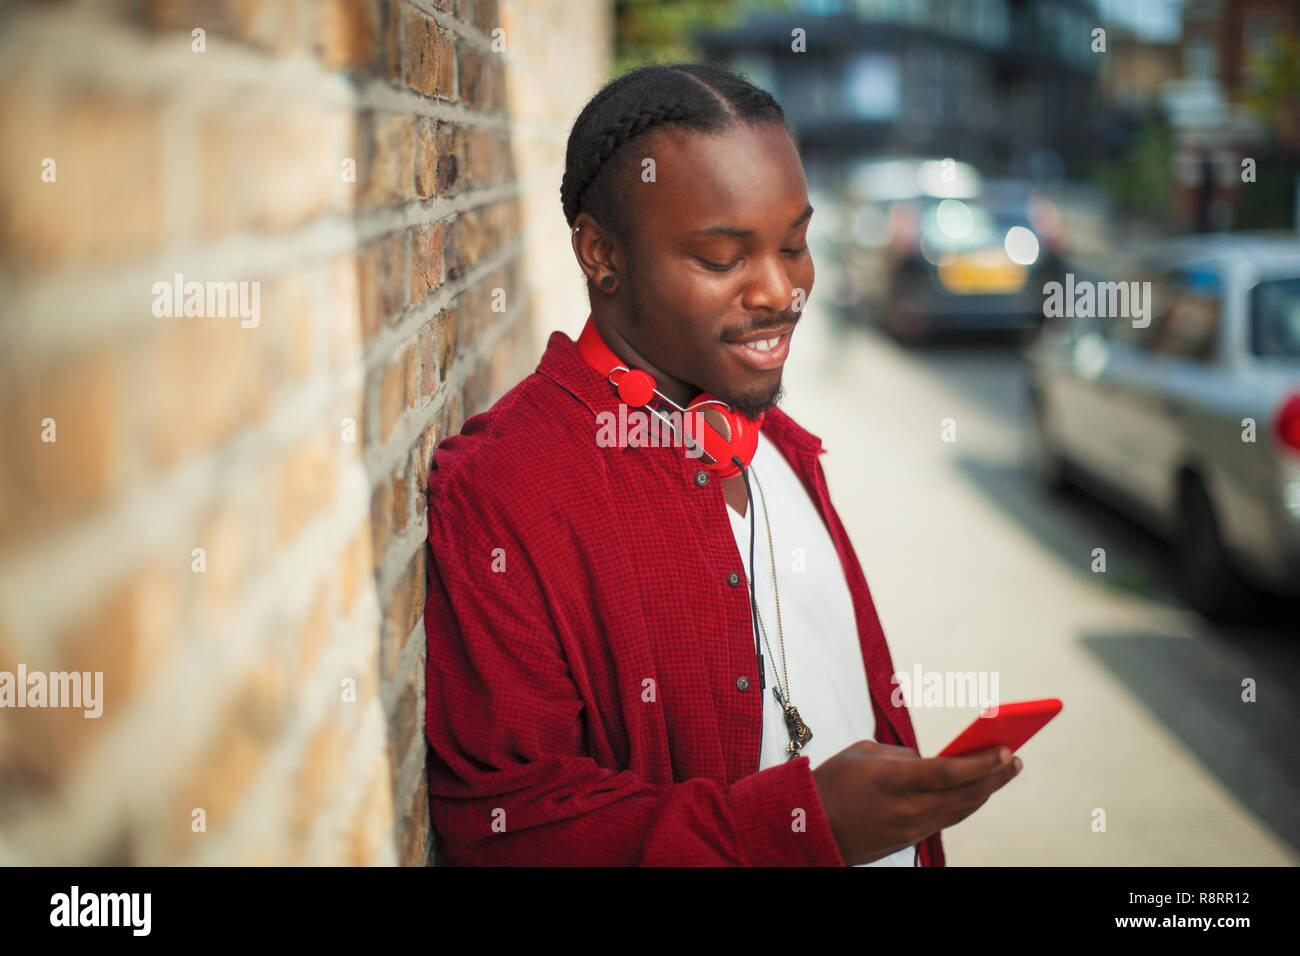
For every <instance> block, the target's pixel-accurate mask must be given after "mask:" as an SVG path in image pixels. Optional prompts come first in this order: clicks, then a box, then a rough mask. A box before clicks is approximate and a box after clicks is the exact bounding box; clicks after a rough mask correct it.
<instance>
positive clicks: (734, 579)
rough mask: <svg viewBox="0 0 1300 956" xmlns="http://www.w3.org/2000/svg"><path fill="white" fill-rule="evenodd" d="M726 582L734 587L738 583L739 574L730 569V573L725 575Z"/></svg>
mask: <svg viewBox="0 0 1300 956" xmlns="http://www.w3.org/2000/svg"><path fill="white" fill-rule="evenodd" d="M727 583H728V584H730V585H731V586H732V587H733V588H734V587H735V586H736V585H738V584H739V583H740V575H739V574H737V573H736V572H735V571H732V572H731V573H730V574H728V575H727Z"/></svg>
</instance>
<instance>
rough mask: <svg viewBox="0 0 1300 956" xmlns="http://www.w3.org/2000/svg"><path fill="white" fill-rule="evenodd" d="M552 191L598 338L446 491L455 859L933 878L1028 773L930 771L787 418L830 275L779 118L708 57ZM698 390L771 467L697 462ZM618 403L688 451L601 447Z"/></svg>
mask: <svg viewBox="0 0 1300 956" xmlns="http://www.w3.org/2000/svg"><path fill="white" fill-rule="evenodd" d="M561 199H562V204H563V207H564V212H565V216H566V219H567V220H568V222H569V224H570V226H571V227H572V228H573V248H574V253H575V255H576V257H577V259H578V263H579V265H580V266H581V268H582V270H583V272H584V273H585V274H586V276H587V279H588V291H589V296H590V299H591V315H590V317H589V320H588V327H587V329H586V330H585V331H584V335H583V337H582V338H581V339H580V340H579V341H580V343H581V344H582V348H581V349H580V348H579V345H578V344H575V342H574V341H573V340H572V339H570V338H569V337H568V336H566V335H564V334H562V333H560V332H555V333H553V334H552V335H551V337H550V340H549V343H548V345H547V349H546V352H545V353H544V355H543V356H542V359H541V362H540V364H539V365H538V367H537V370H536V371H535V372H534V373H533V374H532V375H530V376H528V377H527V378H526V379H524V380H523V381H522V382H520V383H519V384H518V385H516V386H515V387H514V388H513V389H511V390H510V391H509V392H508V393H507V394H506V395H505V396H503V397H502V398H501V399H500V400H499V401H498V402H497V403H496V404H495V405H494V406H493V407H492V408H491V409H490V410H488V411H487V412H484V413H482V414H479V415H475V416H473V417H471V418H470V419H469V420H468V421H467V422H466V423H465V426H464V428H463V429H462V432H461V434H460V435H457V436H452V437H450V438H447V439H446V440H445V441H444V442H443V443H442V444H441V446H440V447H439V448H438V450H437V452H436V453H435V456H434V461H433V463H432V467H431V472H430V479H429V547H430V561H429V582H428V601H427V605H426V608H425V625H426V629H427V633H428V671H427V677H426V692H427V718H426V732H427V736H428V740H429V744H430V746H431V748H432V749H431V752H430V754H429V794H430V811H431V815H432V820H433V825H434V830H435V833H436V834H437V836H438V839H439V852H440V856H441V859H442V861H443V862H447V863H452V864H458V863H470V864H505V865H511V864H515V865H518V864H561V865H563V864H606V865H609V864H615V865H617V864H623V865H627V864H661V865H673V864H704V865H724V864H735V865H773V864H776V865H794V864H805V865H808V864H810V865H833V866H840V865H845V864H850V865H859V864H867V863H880V864H883V865H912V864H913V863H919V864H921V865H931V866H938V865H943V862H944V859H943V848H942V844H941V841H940V837H939V831H940V830H941V829H942V828H943V827H946V826H951V825H952V824H954V823H956V822H958V821H959V820H962V819H964V818H965V817H966V816H968V815H969V814H971V813H973V812H974V811H975V810H976V809H977V808H978V807H979V806H981V805H982V804H983V802H984V801H985V800H987V799H988V797H989V795H990V794H991V793H992V792H993V791H994V790H996V789H997V788H999V787H1000V786H1002V785H1003V784H1004V783H1006V782H1007V781H1008V780H1009V779H1010V778H1011V776H1013V775H1014V774H1015V773H1016V772H1017V769H1018V766H1017V764H1013V763H1011V762H1010V755H1009V754H1006V753H999V752H998V751H985V752H982V753H980V754H977V755H971V756H966V757H958V758H930V759H921V758H919V756H918V755H917V752H916V749H915V748H916V740H915V737H914V735H913V732H912V726H911V721H910V720H909V718H908V715H907V711H906V709H905V708H896V707H893V706H892V705H891V703H890V697H891V690H892V685H891V684H890V676H891V675H892V673H893V664H892V661H891V660H890V656H889V651H888V648H887V647H886V645H885V641H884V635H883V632H882V631H881V627H880V623H879V621H878V620H877V618H876V614H875V610H874V608H873V606H872V603H871V597H870V594H869V592H868V590H867V585H866V581H865V579H864V578H863V575H862V571H861V569H860V567H859V565H858V562H857V558H856V557H855V555H854V553H853V549H852V547H851V545H850V544H849V541H848V538H847V535H846V534H845V532H844V528H843V526H842V525H841V524H840V521H839V518H838V517H837V515H836V514H835V510H834V509H833V508H832V507H831V504H830V499H829V494H828V492H827V489H826V482H825V477H824V475H823V473H822V469H821V466H820V464H819V463H818V460H817V456H818V455H819V454H820V453H821V451H822V449H821V443H820V441H819V440H818V439H817V438H816V437H814V436H813V435H811V434H809V433H808V432H807V431H805V430H803V429H802V428H801V427H799V426H798V425H797V424H795V423H794V421H793V420H791V419H790V418H789V416H787V415H785V414H784V413H782V412H781V411H780V409H778V408H776V407H775V405H776V403H777V401H778V400H779V398H780V394H781V390H782V386H781V366H782V365H783V363H784V361H785V356H786V355H787V354H788V350H789V347H790V340H791V334H792V332H793V330H794V328H795V326H796V324H797V322H798V320H799V318H800V314H801V312H802V308H803V302H804V301H805V300H806V298H807V295H808V293H809V292H810V291H811V289H812V284H813V265H812V260H811V257H810V255H809V253H808V250H807V247H806V243H805V237H806V233H807V229H808V224H809V220H810V217H811V215H812V208H811V206H810V205H809V202H808V195H807V189H806V184H805V182H804V176H803V170H802V165H801V163H800V160H799V157H798V154H797V152H796V149H795V147H794V143H793V140H792V138H791V136H790V133H789V129H788V127H787V126H786V125H785V120H784V115H783V114H782V112H781V109H780V107H779V106H778V105H777V104H776V102H775V101H774V100H773V99H772V97H771V96H770V95H769V94H767V93H765V92H763V91H762V90H759V89H757V88H755V87H753V86H752V85H751V84H749V83H748V82H747V81H745V80H744V79H743V78H741V77H738V76H736V75H734V74H731V73H729V72H726V71H724V70H721V69H717V68H714V67H709V66H703V65H692V64H676V65H657V66H652V67H645V68H642V69H640V70H635V71H632V72H631V73H628V74H625V75H624V76H622V77H620V78H619V79H617V80H615V81H613V82H611V83H610V84H608V85H607V86H606V87H605V88H604V89H602V90H601V92H600V93H598V94H597V95H596V96H595V97H593V99H592V100H591V101H590V102H589V103H588V104H587V106H586V108H585V109H584V110H583V112H582V114H581V115H580V116H579V118H578V120H577V122H576V123H575V125H574V128H573V131H572V133H571V135H570V139H569V144H568V153H567V157H566V170H565V174H564V183H563V187H562V190H561ZM625 376H626V377H628V382H629V383H631V382H633V381H637V382H639V383H640V387H639V388H629V387H628V386H626V385H623V384H619V383H622V381H623V379H624V377H625ZM647 382H648V383H650V384H649V385H646V384H645V383H647ZM616 386H617V387H616ZM651 386H652V387H651ZM634 394H635V395H636V398H635V400H633V399H632V397H631V396H633V395H634ZM701 401H703V402H706V404H705V405H701V406H698V407H695V411H700V410H703V409H704V408H706V407H709V404H708V403H712V402H717V403H721V404H714V405H712V407H713V408H714V409H719V410H721V412H725V414H726V415H729V416H731V418H730V419H729V420H730V421H731V422H732V424H734V425H735V426H737V427H738V428H740V429H741V430H742V431H743V432H744V435H746V436H748V438H749V439H751V440H752V438H753V436H754V434H755V431H754V430H753V429H752V428H751V429H748V430H745V429H746V426H745V425H744V422H742V421H740V419H738V418H736V417H735V416H743V417H744V418H745V419H746V420H747V421H749V422H754V423H757V432H756V434H757V440H758V441H757V447H756V448H755V447H750V448H748V449H747V450H746V449H744V448H741V447H740V445H742V444H743V441H741V440H740V439H739V438H737V436H736V435H733V436H731V437H732V438H737V445H736V449H737V454H736V455H735V456H734V461H733V459H732V456H731V446H729V445H727V444H726V443H725V442H724V444H723V446H721V447H723V448H724V449H726V450H724V451H723V452H722V453H720V454H716V455H715V454H714V452H716V450H717V448H718V447H719V446H718V444H717V441H718V439H717V436H716V435H715V436H713V439H712V444H711V445H709V444H708V443H704V444H706V445H708V447H709V448H710V449H712V451H710V452H708V453H705V452H704V450H703V449H702V448H701V443H702V439H701V441H695V442H692V441H691V440H690V439H691V434H690V432H689V430H688V429H687V428H685V427H684V425H685V422H686V420H687V417H686V416H682V415H678V416H677V417H676V418H675V419H674V417H673V416H674V414H675V412H676V411H680V410H681V409H685V408H688V407H692V406H691V403H692V402H701ZM629 404H635V405H637V406H638V409H639V408H641V407H644V408H647V409H650V410H651V411H652V412H653V413H655V414H656V415H661V416H663V417H664V418H665V419H667V420H669V421H674V422H675V427H676V429H677V432H675V434H677V433H681V437H682V440H681V441H680V442H676V443H673V442H667V443H660V442H653V443H647V442H644V441H632V440H630V439H629V440H628V441H626V442H622V443H618V442H615V443H613V444H612V446H611V443H610V442H609V441H608V440H602V438H604V439H607V438H608V433H609V429H608V427H607V426H608V424H609V422H610V421H611V416H615V417H617V416H619V415H620V414H621V415H622V416H623V418H624V419H625V420H628V419H629V409H628V405H629ZM620 406H622V407H620ZM638 409H633V410H638ZM721 412H720V413H721ZM840 413H841V414H847V413H851V411H850V410H842V411H841V412H840ZM703 437H707V436H703ZM746 458H748V459H749V460H745V459H746ZM742 465H743V466H745V467H744V468H743V469H742V468H741V466H742ZM733 472H734V473H733ZM750 479H753V480H752V482H751V484H752V486H753V489H754V491H755V497H754V500H753V501H752V502H751V500H750V499H749V496H748V494H747V492H746V482H747V481H750ZM778 542H779V545H778ZM765 546H766V547H765ZM751 547H753V548H754V549H755V550H754V552H753V553H754V554H755V557H754V559H753V560H752V561H749V560H747V558H748V555H749V553H750V549H751ZM794 553H801V554H803V555H804V557H805V559H806V564H807V570H806V571H799V570H791V571H787V569H790V568H791V563H792V562H791V555H792V554H794ZM760 556H761V557H760ZM751 566H757V570H756V571H755V573H754V576H753V582H752V585H753V587H752V591H751V590H750V589H749V587H748V585H750V583H751V582H750V574H749V569H750V567H751ZM760 655H761V657H760ZM760 663H761V668H762V669H761V670H760ZM864 665H865V666H864ZM814 761H815V763H816V767H815V769H814V766H813V765H814Z"/></svg>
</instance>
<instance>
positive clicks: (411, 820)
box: [397, 773, 433, 866]
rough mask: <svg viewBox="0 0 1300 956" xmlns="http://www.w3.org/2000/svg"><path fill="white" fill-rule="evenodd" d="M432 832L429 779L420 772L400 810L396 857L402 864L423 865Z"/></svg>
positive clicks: (427, 853)
mask: <svg viewBox="0 0 1300 956" xmlns="http://www.w3.org/2000/svg"><path fill="white" fill-rule="evenodd" d="M432 832H433V827H432V820H431V819H430V816H429V779H428V776H427V775H426V774H424V773H421V774H420V777H419V780H418V782H417V783H416V786H415V789H414V790H413V791H412V792H411V797H410V800H408V801H407V804H406V807H405V809H404V810H403V812H402V819H401V822H400V825H399V827H398V832H397V858H398V860H397V861H398V863H399V864H400V865H402V866H424V865H425V860H426V859H427V858H428V855H429V841H430V839H431V836H432Z"/></svg>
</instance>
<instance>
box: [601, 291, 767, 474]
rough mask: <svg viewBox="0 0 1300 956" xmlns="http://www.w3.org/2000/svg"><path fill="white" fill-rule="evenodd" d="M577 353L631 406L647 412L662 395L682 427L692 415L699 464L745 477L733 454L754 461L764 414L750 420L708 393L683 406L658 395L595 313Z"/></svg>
mask: <svg viewBox="0 0 1300 956" xmlns="http://www.w3.org/2000/svg"><path fill="white" fill-rule="evenodd" d="M578 351H579V352H581V353H582V357H583V358H584V359H586V360H587V364H588V365H590V366H591V367H592V368H594V369H595V370H596V371H597V372H600V374H602V375H604V376H605V377H606V378H607V379H609V382H610V384H611V385H613V386H614V387H615V388H616V389H617V390H618V397H619V398H620V399H622V401H623V402H624V403H626V404H627V405H630V406H631V407H633V408H642V407H644V406H647V405H649V404H650V402H651V400H652V399H653V398H654V396H656V395H658V396H659V397H660V398H661V399H663V400H664V401H665V402H667V403H668V404H669V405H672V406H673V407H674V408H676V409H677V410H678V411H680V412H682V413H683V416H682V417H683V423H685V413H687V412H693V413H694V414H695V421H694V422H693V424H694V425H695V426H696V427H694V428H689V427H688V429H687V437H688V438H693V439H694V440H695V441H696V442H698V443H699V444H700V445H702V446H703V450H702V453H701V454H700V463H701V464H702V465H703V466H704V467H705V468H707V469H708V470H709V471H715V472H717V473H718V477H719V478H731V477H732V476H734V475H738V474H740V469H739V468H737V467H736V463H735V462H733V461H732V460H731V459H732V457H733V456H736V457H739V458H740V460H741V461H742V462H743V463H744V465H745V467H746V468H748V467H749V463H750V462H751V461H753V459H754V451H755V449H757V448H758V430H759V428H760V427H761V426H762V424H763V413H762V412H760V413H759V415H758V418H757V419H753V418H748V417H747V416H745V415H742V414H741V413H740V412H737V411H734V410H733V409H732V408H731V407H730V406H728V405H727V404H725V403H724V402H721V401H719V400H718V399H716V398H714V397H713V396H712V395H710V394H708V393H707V392H705V393H703V394H700V395H698V396H696V397H695V399H694V400H692V402H691V403H690V404H689V405H688V406H686V407H685V408H682V407H681V406H679V405H677V404H676V403H675V402H674V401H673V400H672V399H670V398H669V397H668V396H666V395H664V394H663V393H662V392H660V391H659V389H658V388H657V387H656V386H655V380H654V377H653V376H652V375H650V373H648V372H646V371H643V370H642V369H639V368H634V369H629V368H628V367H627V366H626V365H624V364H623V360H622V359H620V358H619V357H618V356H617V355H615V354H614V351H613V349H611V348H610V347H609V346H608V345H606V344H605V340H604V339H602V338H601V337H600V333H599V332H598V331H597V330H596V323H595V322H593V321H592V318H591V316H590V315H589V316H587V324H586V325H584V326H583V328H582V334H581V335H579V336H578ZM700 426H704V427H700Z"/></svg>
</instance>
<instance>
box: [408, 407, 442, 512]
mask: <svg viewBox="0 0 1300 956" xmlns="http://www.w3.org/2000/svg"><path fill="white" fill-rule="evenodd" d="M441 440H442V435H441V434H440V433H439V431H438V423H437V422H433V423H431V424H430V425H429V427H427V428H426V429H425V430H424V431H423V432H422V433H421V434H420V440H419V442H417V443H416V447H415V448H414V449H412V452H411V453H412V455H413V457H414V458H415V459H416V463H417V464H416V484H417V487H418V488H419V489H420V492H421V497H423V496H424V493H425V492H426V490H427V488H428V487H429V467H430V465H431V464H432V462H433V453H434V451H436V450H437V448H438V442H440V441H441Z"/></svg>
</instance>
